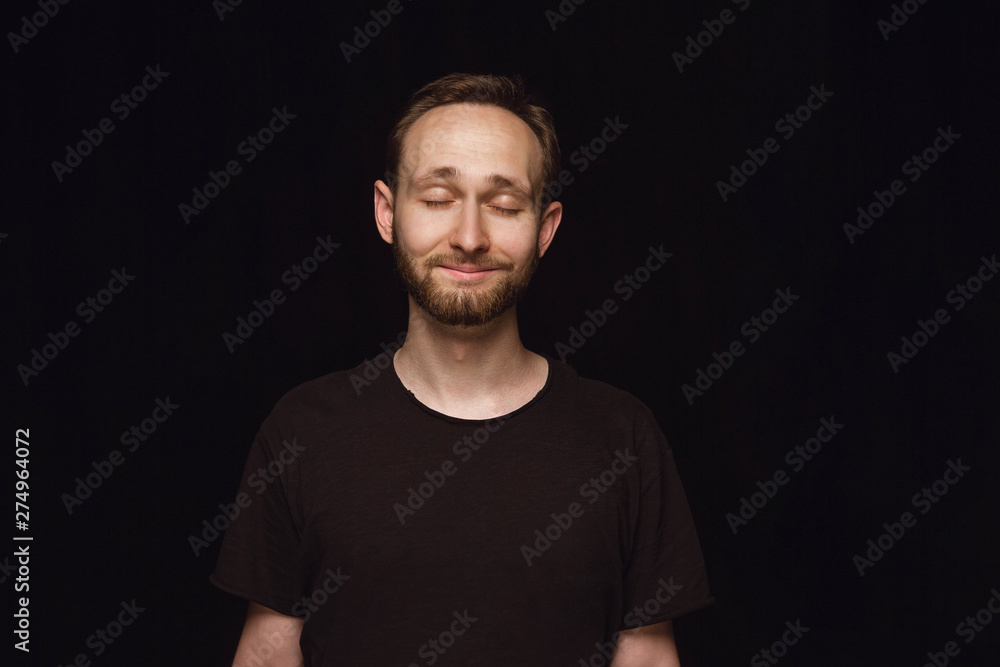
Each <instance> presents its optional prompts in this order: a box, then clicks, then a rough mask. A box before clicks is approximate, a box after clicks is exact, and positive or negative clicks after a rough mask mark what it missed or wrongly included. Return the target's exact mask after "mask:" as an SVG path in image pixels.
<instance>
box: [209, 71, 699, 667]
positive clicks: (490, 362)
mask: <svg viewBox="0 0 1000 667" xmlns="http://www.w3.org/2000/svg"><path fill="white" fill-rule="evenodd" d="M387 157H388V160H387V167H388V170H389V173H390V174H391V175H392V176H391V177H390V178H389V179H388V180H389V181H390V183H389V184H387V183H385V182H383V181H376V183H375V193H374V194H375V220H376V223H377V227H378V232H379V234H380V235H381V236H382V238H383V239H384V240H385V241H386V242H387V243H391V244H392V249H393V255H394V257H395V259H396V265H397V270H398V272H399V274H400V275H401V277H402V279H403V283H404V285H405V286H406V289H407V291H408V293H409V323H408V329H407V334H406V338H405V342H404V343H403V345H402V347H400V348H398V350H394V351H395V354H391V352H387V353H386V354H385V355H380V358H378V359H376V362H375V363H367V362H366V364H362V365H361V366H359V367H358V368H356V369H352V370H350V371H342V372H338V373H332V374H330V375H327V376H324V377H322V378H319V379H317V380H313V381H312V382H308V383H306V384H304V385H301V386H300V387H297V388H295V389H293V390H292V391H291V392H289V393H288V394H286V395H285V396H284V397H283V398H282V399H281V400H280V401H279V402H278V405H277V406H276V407H275V409H274V410H273V411H272V413H271V415H270V416H269V417H268V418H267V420H266V421H265V422H264V424H263V425H262V426H261V429H260V432H259V433H258V436H257V438H256V440H255V442H254V447H253V448H252V450H251V454H250V457H249V460H248V462H247V467H246V474H245V475H244V478H243V479H244V482H243V486H242V487H241V491H242V492H243V493H246V494H247V496H248V497H249V498H250V504H249V505H248V506H247V507H246V508H245V509H243V511H242V513H241V515H240V516H239V517H238V518H237V519H235V520H234V521H233V524H232V526H231V528H230V529H229V531H228V533H227V535H226V539H225V541H224V543H223V546H222V551H221V554H220V557H219V564H218V567H217V569H216V572H215V574H213V576H212V581H213V582H214V583H215V584H216V585H218V586H219V587H221V588H223V589H224V590H227V591H230V592H232V593H235V594H237V595H240V596H242V597H245V598H247V599H248V600H249V601H250V610H249V612H248V615H247V620H246V624H245V626H244V631H243V635H242V637H241V639H240V643H239V647H238V648H237V652H236V658H235V662H234V665H235V666H236V667H244V666H249V665H261V664H265V665H302V664H308V665H376V666H382V665H410V666H411V667H415V666H419V665H434V664H440V665H442V666H444V665H463V666H464V665H504V666H505V667H506V666H510V665H518V666H523V665H539V666H545V667H549V666H552V665H578V664H582V665H607V664H609V661H610V664H611V665H612V666H613V667H647V666H648V667H653V666H655V667H667V666H673V665H677V664H679V663H678V659H677V651H676V648H675V645H674V639H673V629H672V624H671V621H672V619H673V618H675V617H677V616H679V615H681V614H684V613H687V612H689V611H691V610H694V609H697V608H700V607H702V606H705V605H707V604H709V603H711V602H712V598H711V596H710V595H709V592H708V585H707V582H706V578H705V573H704V565H703V561H702V555H701V551H700V547H699V545H698V539H697V535H696V533H695V530H694V526H693V522H692V520H691V515H690V512H689V510H688V506H687V501H686V499H685V495H684V491H683V489H682V487H681V485H680V481H679V479H678V477H677V472H676V468H675V466H674V462H673V457H672V454H671V451H670V449H669V447H668V446H667V444H666V441H665V439H664V437H663V434H662V432H661V431H660V429H659V428H658V426H657V425H656V422H655V420H654V418H653V416H652V414H651V412H650V411H649V410H648V409H647V408H646V406H645V405H643V404H642V403H641V402H640V401H639V400H638V399H636V398H635V397H633V396H632V395H630V394H627V393H626V392H623V391H620V390H617V389H614V388H612V387H610V386H608V385H606V384H604V383H601V382H596V381H592V380H585V379H582V378H580V377H578V376H577V375H576V373H575V372H574V371H573V370H572V369H571V368H570V367H569V366H568V365H566V364H564V363H562V362H558V361H555V360H553V359H551V358H549V357H547V356H542V355H539V354H536V353H534V352H531V351H529V350H527V349H525V348H524V346H523V345H522V344H521V341H520V337H519V334H518V328H517V318H516V310H515V304H516V302H517V300H518V299H519V298H520V296H521V295H522V294H523V293H524V290H525V288H526V287H527V285H528V281H529V280H530V278H531V275H532V272H533V271H534V269H535V266H536V265H537V263H538V260H539V258H541V257H542V256H543V255H544V254H545V252H546V250H547V249H548V248H549V246H550V244H551V243H552V239H553V237H554V236H555V233H556V230H557V229H558V227H559V223H560V221H561V219H562V205H561V204H560V203H558V202H550V203H547V204H545V205H543V186H544V184H545V183H546V182H547V181H551V180H553V179H554V178H555V176H556V174H557V173H558V169H559V147H558V143H557V141H556V136H555V131H554V129H553V126H552V121H551V117H550V116H549V114H548V112H546V111H545V110H544V109H542V108H540V107H538V106H535V105H532V104H530V103H529V102H528V100H527V98H526V97H525V94H524V91H523V87H522V84H521V82H520V80H519V79H508V78H504V77H494V76H473V75H464V74H453V75H450V76H446V77H444V78H442V79H439V80H437V81H434V82H432V83H430V84H428V85H427V86H425V87H424V88H423V89H421V90H420V91H418V92H417V93H415V95H414V96H413V97H412V98H411V101H410V104H409V106H408V108H407V110H406V112H405V113H404V114H403V116H402V118H401V119H400V121H399V122H398V124H397V125H396V127H395V129H394V130H393V133H392V135H391V136H390V139H389V143H388V151H387ZM375 369H382V370H381V371H380V372H378V371H377V370H375ZM373 370H375V372H373ZM255 471H256V477H254V475H255ZM262 472H265V473H267V474H266V475H262V474H261V473H262ZM251 478H253V483H251V482H250V481H248V480H250V479H251ZM262 480H269V481H262ZM612 656H613V657H612Z"/></svg>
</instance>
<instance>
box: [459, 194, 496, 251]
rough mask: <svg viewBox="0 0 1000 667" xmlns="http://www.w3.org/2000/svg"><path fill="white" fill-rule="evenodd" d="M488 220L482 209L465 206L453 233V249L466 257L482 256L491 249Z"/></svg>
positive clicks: (474, 206)
mask: <svg viewBox="0 0 1000 667" xmlns="http://www.w3.org/2000/svg"><path fill="white" fill-rule="evenodd" d="M486 224H487V223H486V220H485V217H484V215H483V212H482V210H480V207H478V206H476V205H474V204H473V205H470V206H463V207H462V209H461V210H460V211H459V213H458V220H457V223H456V226H455V229H454V231H453V232H452V235H451V239H450V243H451V247H452V248H453V249H454V250H456V251H459V252H462V253H464V254H466V255H474V254H482V253H484V252H486V251H487V250H489V248H490V237H489V233H488V229H487V228H486Z"/></svg>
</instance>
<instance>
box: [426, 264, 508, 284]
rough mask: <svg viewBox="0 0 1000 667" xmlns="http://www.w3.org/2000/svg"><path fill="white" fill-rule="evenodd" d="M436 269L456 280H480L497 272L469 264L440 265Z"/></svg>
mask: <svg viewBox="0 0 1000 667" xmlns="http://www.w3.org/2000/svg"><path fill="white" fill-rule="evenodd" d="M438 268H440V269H442V270H443V271H444V272H445V273H447V274H448V275H450V276H451V277H452V278H457V279H458V280H480V279H482V278H485V277H486V276H488V275H490V274H491V273H493V272H494V271H496V270H497V269H492V268H483V267H481V266H473V265H471V264H440V265H438Z"/></svg>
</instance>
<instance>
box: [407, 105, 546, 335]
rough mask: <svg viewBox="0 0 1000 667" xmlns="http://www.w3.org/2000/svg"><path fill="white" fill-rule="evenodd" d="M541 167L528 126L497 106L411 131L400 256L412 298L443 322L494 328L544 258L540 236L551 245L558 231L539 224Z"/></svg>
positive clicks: (452, 113)
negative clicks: (535, 191)
mask: <svg viewBox="0 0 1000 667" xmlns="http://www.w3.org/2000/svg"><path fill="white" fill-rule="evenodd" d="M541 164H542V153H541V147H540V145H539V144H538V141H537V140H536V139H535V136H534V134H533V133H532V132H531V130H530V128H528V126H527V125H526V124H524V122H523V121H521V120H520V119H519V118H517V116H515V115H514V114H512V113H510V112H508V111H506V110H504V109H500V108H498V107H492V106H476V105H469V104H453V105H447V106H443V107H437V108H435V109H432V110H431V111H429V112H427V113H426V114H425V115H424V116H423V117H421V118H420V120H418V121H417V122H416V123H415V124H414V125H413V127H412V128H410V131H409V132H408V133H407V136H406V141H405V143H404V150H403V164H402V165H401V169H400V172H401V179H400V183H399V187H398V190H397V193H396V197H395V201H394V202H393V203H394V205H393V214H392V215H393V224H392V249H393V256H394V258H395V260H396V269H397V271H398V272H399V274H400V276H401V277H402V279H403V282H404V285H405V286H406V290H407V291H408V292H409V294H410V295H411V297H412V298H413V300H414V301H415V302H416V304H417V305H418V306H420V307H421V308H423V309H424V310H426V311H427V312H428V313H429V314H430V315H431V316H433V317H434V318H435V319H437V320H438V321H439V322H441V323H443V324H448V325H461V326H466V327H467V326H476V325H482V324H487V323H489V322H491V321H493V320H495V319H496V318H498V317H500V316H501V315H502V314H503V313H505V312H507V311H508V310H509V309H510V308H511V307H512V306H514V305H515V304H516V303H517V302H518V300H519V299H520V298H521V296H522V295H523V294H524V292H525V290H526V288H527V286H528V282H529V281H530V279H531V276H532V274H533V273H534V271H535V268H536V267H537V266H538V260H539V257H540V256H541V254H542V253H544V248H542V249H541V252H540V251H539V250H540V245H539V236H540V234H541V235H542V237H543V240H544V243H545V247H547V246H548V242H549V240H551V235H552V234H553V233H554V232H555V226H557V225H558V219H556V220H555V223H554V224H551V223H550V224H549V225H545V224H543V225H541V227H540V226H539V213H540V212H539V211H538V210H537V208H536V206H535V205H534V203H533V202H534V198H533V197H532V184H533V183H537V182H538V180H539V179H540V178H541V174H540V172H541ZM551 206H552V205H550V208H551ZM556 206H558V205H556ZM556 217H558V216H556ZM547 228H551V229H547Z"/></svg>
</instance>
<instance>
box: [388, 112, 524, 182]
mask: <svg viewBox="0 0 1000 667" xmlns="http://www.w3.org/2000/svg"><path fill="white" fill-rule="evenodd" d="M403 163H404V165H405V171H406V173H408V175H409V177H410V179H411V180H412V178H414V177H415V176H419V175H420V174H422V173H423V172H427V171H430V170H433V169H437V168H439V167H441V166H457V167H458V169H459V171H460V172H461V173H463V174H469V175H472V176H473V177H475V176H485V175H487V174H492V173H497V172H501V173H507V172H510V173H511V174H512V175H514V176H518V177H520V178H524V179H526V180H528V181H530V182H532V183H533V182H535V180H536V178H537V177H538V176H539V175H540V173H541V167H542V148H541V144H540V143H539V141H538V138H537V137H535V134H534V132H532V131H531V128H529V127H528V125H527V124H526V123H525V122H524V121H523V120H521V119H520V118H518V117H517V116H516V115H514V114H513V113H511V112H510V111H507V110H506V109H501V108H500V107H496V106H490V105H474V104H448V105H444V106H440V107H435V108H434V109H431V110H430V111H428V112H427V113H425V114H424V115H423V116H421V117H420V118H419V119H418V120H417V122H416V123H414V124H413V126H412V127H411V128H410V131H409V132H407V133H406V138H405V140H404V142H403Z"/></svg>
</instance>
